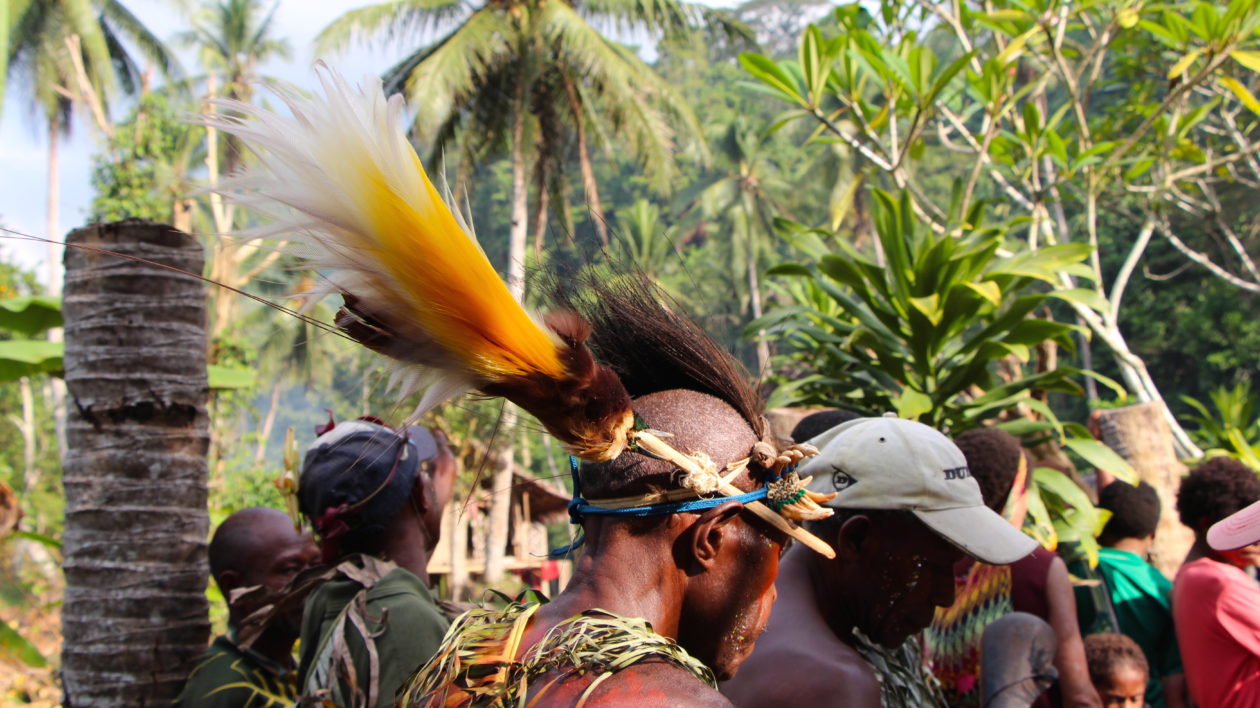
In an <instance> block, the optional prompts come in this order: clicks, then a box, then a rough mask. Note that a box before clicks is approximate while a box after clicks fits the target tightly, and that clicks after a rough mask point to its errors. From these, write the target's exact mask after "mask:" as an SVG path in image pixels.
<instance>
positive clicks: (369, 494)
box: [298, 419, 455, 708]
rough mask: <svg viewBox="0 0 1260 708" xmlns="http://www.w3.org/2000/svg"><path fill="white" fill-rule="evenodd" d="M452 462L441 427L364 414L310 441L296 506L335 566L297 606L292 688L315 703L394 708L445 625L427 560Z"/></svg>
mask: <svg viewBox="0 0 1260 708" xmlns="http://www.w3.org/2000/svg"><path fill="white" fill-rule="evenodd" d="M454 478H455V461H454V458H453V457H452V455H451V451H450V448H449V447H447V444H446V440H445V437H444V436H442V434H441V433H440V432H436V433H435V432H431V431H429V430H427V429H425V428H420V427H408V428H404V429H402V430H395V429H393V428H389V427H386V426H384V425H382V424H380V423H379V422H378V421H375V420H370V419H360V420H356V421H348V422H344V423H340V424H338V425H335V426H333V427H331V428H330V429H329V428H325V429H324V431H323V434H321V435H320V436H319V437H318V438H316V440H315V442H314V443H312V444H311V446H310V448H308V449H307V452H306V458H305V459H304V460H303V463H302V475H301V478H300V480H299V483H298V504H299V506H300V508H301V510H302V513H303V514H304V515H306V517H307V518H308V519H310V520H311V523H312V525H313V526H314V527H315V532H316V533H317V534H318V536H319V541H320V551H321V553H322V555H323V560H324V562H325V563H329V564H333V565H335V566H336V569H337V572H336V574H335V575H334V576H333V577H332V578H331V579H330V580H328V581H327V582H325V583H324V584H323V585H321V586H320V588H319V589H318V590H316V591H315V592H314V593H312V594H311V596H310V598H309V599H308V600H307V602H306V609H305V612H304V614H303V619H302V641H301V657H300V662H299V666H298V686H299V689H300V690H301V692H302V694H303V696H304V698H305V699H309V700H315V701H316V702H320V701H322V703H320V704H321V705H338V706H367V707H368V708H371V707H373V706H392V705H394V700H395V699H394V694H395V692H396V691H397V690H398V687H399V686H400V685H402V683H403V681H404V680H405V679H406V678H407V677H408V676H409V675H411V673H412V672H413V671H415V670H416V669H417V668H418V667H419V666H421V665H423V664H424V663H425V662H427V661H428V660H429V659H430V658H431V657H432V655H433V653H434V651H435V650H436V649H437V647H438V645H439V644H440V643H441V641H442V635H443V634H445V633H446V629H447V627H448V626H449V622H448V621H447V619H446V618H445V617H444V616H443V615H442V614H441V612H440V611H439V610H438V607H437V603H436V601H435V599H434V597H433V594H432V593H431V591H430V590H429V586H428V579H427V578H428V576H427V573H426V566H428V563H429V554H430V553H432V552H433V548H434V546H436V545H437V542H438V538H439V536H440V534H441V519H442V509H443V507H445V506H446V504H447V502H449V501H450V498H451V491H452V486H453V483H454Z"/></svg>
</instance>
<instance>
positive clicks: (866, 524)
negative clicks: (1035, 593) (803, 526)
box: [722, 417, 1037, 708]
mask: <svg viewBox="0 0 1260 708" xmlns="http://www.w3.org/2000/svg"><path fill="white" fill-rule="evenodd" d="M809 442H811V443H812V444H814V445H815V446H816V447H818V448H819V450H820V454H819V455H818V456H817V457H814V458H811V459H809V460H808V461H806V462H805V463H804V464H802V465H801V468H800V470H799V474H800V475H801V476H802V477H806V476H812V477H813V480H812V481H811V482H810V484H809V489H810V490H811V491H816V492H835V493H836V496H835V498H833V499H832V500H831V501H830V502H827V506H829V507H831V508H833V509H835V511H836V513H835V515H834V516H833V517H831V518H829V519H826V520H824V521H820V522H813V523H811V524H810V525H809V529H810V530H811V531H812V532H813V533H815V534H817V535H819V536H820V537H822V538H823V540H825V541H827V542H828V543H830V544H831V545H832V547H834V548H835V550H836V557H835V558H834V559H833V560H827V559H823V558H821V557H820V558H817V559H814V558H810V557H809V554H806V553H803V552H801V549H798V548H793V549H791V550H789V551H788V553H787V554H786V556H785V557H784V559H783V562H782V564H781V566H780V571H779V578H778V580H777V582H776V584H775V588H776V590H777V591H778V601H777V602H776V603H775V605H774V610H773V612H772V614H771V616H770V623H769V625H768V626H767V629H766V632H765V634H763V635H762V637H761V638H760V639H759V640H758V641H757V645H756V649H755V650H754V651H753V653H752V656H751V657H750V658H749V659H748V660H747V661H746V662H745V663H744V665H743V667H742V668H741V669H740V672H739V674H737V675H736V676H735V678H734V679H733V680H731V681H729V682H727V683H725V684H723V686H722V692H723V693H725V694H726V695H727V697H729V698H730V699H731V700H732V701H733V702H734V703H735V704H736V705H740V706H764V705H772V704H775V703H780V704H783V705H819V706H828V705H835V706H848V707H858V708H863V707H871V708H874V707H876V706H880V705H881V703H882V704H883V705H885V706H889V705H925V706H931V705H934V704H937V705H939V696H935V695H931V694H930V692H929V691H927V690H926V684H924V683H923V682H922V681H916V680H915V678H916V677H900V676H888V675H884V676H882V677H878V678H877V676H876V671H875V670H874V669H873V668H872V666H871V664H870V663H868V660H867V659H866V658H864V656H865V655H871V656H874V654H875V653H874V652H871V651H870V649H871V648H872V647H871V644H878V645H880V646H882V647H885V648H896V647H900V646H902V645H903V644H904V643H905V642H906V639H907V638H909V637H910V636H911V635H913V634H915V633H917V632H919V631H921V630H922V629H923V628H924V627H926V626H927V625H928V623H930V622H931V620H932V616H933V613H934V612H935V609H936V608H937V607H948V606H949V605H950V604H951V603H952V602H953V599H954V573H953V567H954V564H955V563H956V562H957V561H958V560H960V559H961V558H962V557H963V555H968V556H971V557H973V558H977V559H980V560H983V561H985V562H988V563H994V564H1007V563H1012V562H1014V561H1017V560H1019V559H1020V558H1022V557H1024V556H1026V555H1028V554H1029V553H1031V552H1032V550H1033V549H1034V548H1035V547H1036V545H1037V544H1036V542H1035V541H1033V539H1031V538H1029V537H1028V536H1025V535H1024V534H1022V533H1020V532H1019V531H1018V530H1017V529H1015V528H1014V527H1013V526H1011V525H1010V524H1009V523H1008V522H1007V521H1006V520H1005V519H1003V518H1002V517H1001V516H1000V515H998V514H997V513H996V512H994V511H992V510H991V509H989V508H988V507H987V506H985V504H984V499H983V498H982V497H981V494H980V487H979V486H978V485H977V484H976V481H975V480H974V479H972V478H971V475H970V473H969V472H968V469H967V461H966V459H965V458H964V457H963V454H962V452H961V451H959V449H958V448H957V447H956V446H955V445H954V444H953V443H952V442H950V440H949V439H948V438H947V437H945V436H944V435H942V434H941V433H939V432H937V431H936V430H933V429H932V428H929V427H928V426H926V425H923V424H921V423H916V422H914V421H909V420H901V419H898V418H893V417H883V418H860V419H858V420H854V421H850V422H848V423H844V424H842V425H839V426H837V427H835V428H832V429H831V430H828V431H827V432H825V433H823V434H821V435H819V436H817V437H815V438H813V439H812V440H810V441H809ZM819 626H823V627H825V628H826V629H823V630H821V631H819V630H816V629H812V628H816V627H819ZM881 673H884V672H883V670H881ZM903 678H904V679H905V680H902V679H903ZM881 690H882V694H883V695H882V696H881Z"/></svg>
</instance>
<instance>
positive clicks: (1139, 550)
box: [1109, 538, 1151, 558]
mask: <svg viewBox="0 0 1260 708" xmlns="http://www.w3.org/2000/svg"><path fill="white" fill-rule="evenodd" d="M1109 547H1110V548H1114V549H1116V550H1117V551H1128V552H1129V553H1132V554H1134V555H1136V556H1138V557H1140V558H1146V555H1147V554H1148V553H1150V551H1151V542H1150V539H1146V538H1122V539H1120V540H1118V541H1116V542H1115V543H1113V544H1111V546H1109Z"/></svg>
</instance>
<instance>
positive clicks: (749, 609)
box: [680, 511, 787, 680]
mask: <svg viewBox="0 0 1260 708" xmlns="http://www.w3.org/2000/svg"><path fill="white" fill-rule="evenodd" d="M726 534H727V542H725V543H723V548H722V555H721V557H720V558H719V559H718V561H717V563H715V564H714V568H713V570H711V571H710V574H711V575H712V576H713V578H712V579H711V581H710V582H708V583H706V587H705V588H704V589H702V590H701V591H700V593H698V594H699V595H700V598H699V602H700V603H702V604H703V607H697V610H698V611H697V612H696V613H695V614H694V615H693V617H696V618H697V619H699V621H697V622H693V623H692V626H691V627H690V628H683V627H680V640H682V639H683V637H682V636H681V635H682V634H683V633H684V631H685V632H686V634H687V635H688V636H687V640H686V644H685V645H686V646H687V649H688V651H690V652H691V653H692V654H693V655H694V656H695V657H696V658H698V659H700V660H701V661H703V662H704V663H705V664H707V665H708V666H709V668H711V669H713V673H714V674H716V675H717V677H718V680H726V679H728V678H730V677H731V676H734V675H735V671H736V670H737V669H738V668H739V665H740V664H741V663H743V661H744V659H747V658H748V655H749V654H751V653H752V650H753V647H754V645H755V643H756V641H757V637H759V636H761V632H762V631H763V630H764V629H765V628H766V623H767V622H769V621H770V609H771V607H772V606H773V605H774V600H775V597H776V596H777V594H776V592H775V588H774V580H775V578H776V577H778V574H779V557H780V556H781V555H782V554H783V551H784V548H785V546H786V545H787V537H786V536H784V535H783V534H781V533H779V532H778V531H776V530H773V529H770V528H768V527H766V526H764V524H763V522H761V521H760V520H758V519H756V518H755V517H754V516H753V515H752V514H751V513H750V512H748V511H744V512H742V513H741V514H740V516H739V518H738V519H737V520H736V521H734V522H732V523H731V524H730V525H728V527H727V529H726ZM686 615H687V613H684V616H686Z"/></svg>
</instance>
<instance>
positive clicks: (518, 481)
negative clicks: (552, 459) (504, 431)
mask: <svg viewBox="0 0 1260 708" xmlns="http://www.w3.org/2000/svg"><path fill="white" fill-rule="evenodd" d="M512 479H513V484H512V490H511V494H512V505H511V525H510V528H509V531H508V541H507V547H506V549H505V554H506V563H505V570H507V571H508V572H511V573H514V574H518V575H521V576H524V575H526V574H527V573H530V572H532V573H534V574H536V576H544V577H545V574H546V573H545V571H547V570H549V569H550V570H551V571H552V572H553V573H558V576H557V577H556V580H557V581H558V587H559V588H563V587H564V585H565V583H567V582H568V581H569V575H570V574H571V573H572V562H571V561H567V560H563V561H548V560H547V551H548V550H550V549H548V547H547V525H548V524H552V523H555V522H557V521H563V520H565V519H566V518H567V517H568V503H569V495H568V494H567V493H566V492H565V491H564V490H563V489H562V488H561V487H559V486H558V485H556V484H554V483H552V482H549V481H546V480H541V479H538V478H536V477H534V476H533V475H531V474H530V473H528V472H526V471H525V470H523V469H521V468H520V467H519V466H516V465H513V470H512ZM488 481H489V480H487V482H488ZM491 499H492V493H491V490H489V489H480V490H478V491H477V492H476V493H475V494H474V496H473V498H472V499H468V500H463V499H456V500H454V501H452V502H451V503H450V504H448V505H447V507H446V509H445V510H444V511H443V512H442V538H441V540H440V541H439V542H438V545H437V548H435V549H434V550H433V553H432V554H431V555H430V557H429V575H430V576H431V577H432V576H437V577H434V580H437V579H438V578H439V577H443V578H444V579H445V581H446V583H445V585H446V588H447V594H448V595H449V599H451V600H453V601H456V602H460V601H463V600H466V599H468V588H469V586H470V584H471V581H472V580H473V579H477V580H481V577H482V575H483V574H484V573H485V569H486V548H485V538H486V534H485V526H486V524H487V523H489V519H488V513H489V509H490V501H491ZM548 594H549V595H550V594H551V593H548Z"/></svg>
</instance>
